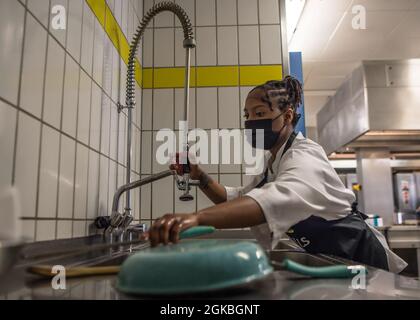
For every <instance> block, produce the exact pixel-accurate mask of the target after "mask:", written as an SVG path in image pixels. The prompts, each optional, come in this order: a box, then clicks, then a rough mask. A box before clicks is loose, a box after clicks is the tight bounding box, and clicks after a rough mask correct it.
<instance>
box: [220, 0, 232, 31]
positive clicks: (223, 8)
mask: <svg viewBox="0 0 420 320" xmlns="http://www.w3.org/2000/svg"><path fill="white" fill-rule="evenodd" d="M236 2H237V0H217V24H218V25H235V26H236V24H237V7H236Z"/></svg>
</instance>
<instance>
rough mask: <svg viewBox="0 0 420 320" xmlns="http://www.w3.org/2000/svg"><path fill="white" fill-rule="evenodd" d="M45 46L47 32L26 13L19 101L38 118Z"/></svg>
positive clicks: (42, 83) (40, 107) (40, 105)
mask: <svg viewBox="0 0 420 320" xmlns="http://www.w3.org/2000/svg"><path fill="white" fill-rule="evenodd" d="M46 47H47V32H46V31H45V29H44V28H43V27H42V26H41V25H40V24H39V23H38V22H37V21H36V20H35V19H34V18H33V17H32V15H27V16H26V32H25V47H24V50H23V52H24V57H23V70H22V88H21V97H20V99H21V100H20V103H21V107H22V108H23V109H25V110H26V111H28V112H30V113H32V114H33V115H35V116H37V117H38V118H40V117H41V112H42V96H43V94H42V93H43V88H44V67H45V52H46Z"/></svg>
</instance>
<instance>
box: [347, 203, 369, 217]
mask: <svg viewBox="0 0 420 320" xmlns="http://www.w3.org/2000/svg"><path fill="white" fill-rule="evenodd" d="M357 206H358V203H357V201H355V202H353V203H352V204H351V213H352V214H357V215H359V216H360V217H361V218H362V219H363V220H367V219H369V216H368V215H366V214H364V213H363V212H361V211H359V209H357Z"/></svg>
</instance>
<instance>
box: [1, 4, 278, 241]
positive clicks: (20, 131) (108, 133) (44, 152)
mask: <svg viewBox="0 0 420 320" xmlns="http://www.w3.org/2000/svg"><path fill="white" fill-rule="evenodd" d="M156 1H157V0H156ZM174 1H175V2H176V3H178V4H180V5H181V6H182V7H183V8H184V9H186V11H187V12H188V14H189V16H190V19H191V21H192V23H193V25H195V23H196V22H197V27H195V28H194V31H195V33H196V38H197V43H198V47H197V50H194V51H193V52H192V57H191V60H192V65H193V66H196V65H198V66H216V65H227V66H230V65H237V64H241V65H259V64H274V63H275V64H277V63H281V60H279V59H280V55H279V54H277V53H278V51H279V49H278V48H279V43H280V42H279V40H280V38H279V37H278V32H279V22H278V7H277V4H276V2H277V1H275V0H268V1H264V0H259V1H258V0H239V1H237V0H174ZM153 2H155V1H153V0H144V1H143V0H123V1H116V0H107V4H108V6H110V9H111V11H112V12H113V14H114V16H115V18H116V19H117V21H118V22H119V24H120V27H121V29H122V30H123V32H124V34H125V36H126V38H127V40H128V41H129V40H130V38H131V36H132V34H133V32H134V30H135V27H136V25H137V24H138V22H139V19H140V18H141V17H142V15H143V6H144V8H145V9H146V10H147V8H150V7H151V5H152V4H153ZM268 3H270V4H268ZM56 4H60V5H63V6H64V7H65V8H66V9H67V14H68V21H67V22H68V25H67V29H66V30H53V29H52V28H51V27H50V23H49V19H48V18H47V17H48V15H49V10H47V8H49V5H56ZM270 7H272V8H270ZM273 8H274V9H273ZM0 9H1V10H0V45H1V47H2V48H3V50H0V73H1V74H7V75H8V76H7V77H0V78H1V79H0V115H1V116H2V117H1V118H0V122H1V120H2V119H3V118H6V119H8V120H9V119H11V121H6V123H1V124H2V126H1V127H0V133H1V137H0V146H1V149H2V150H6V151H7V152H2V153H1V155H0V160H1V162H2V168H1V170H0V184H1V185H6V186H7V185H8V184H10V183H11V182H14V183H15V185H16V186H17V187H18V189H19V190H20V192H21V194H23V195H24V196H23V197H22V200H21V201H22V208H23V216H24V220H23V225H24V234H25V235H26V236H27V237H29V238H32V239H36V240H47V239H54V238H68V237H78V236H84V235H86V234H87V233H88V232H89V225H90V224H91V223H92V221H93V219H95V217H96V216H97V215H109V214H110V205H111V199H112V195H113V193H114V191H115V189H116V188H117V186H118V185H119V184H121V183H123V182H124V180H125V169H124V164H125V157H126V152H125V151H126V150H125V148H126V141H125V140H126V138H125V137H126V127H127V125H126V121H127V117H126V111H124V113H123V114H120V115H119V114H118V113H117V109H116V103H117V102H123V103H124V98H125V97H124V95H125V77H126V70H127V68H126V66H125V65H124V63H123V61H122V59H121V57H120V56H119V54H118V52H117V51H116V49H115V48H114V45H113V44H112V43H111V41H110V39H109V37H108V35H106V34H105V32H104V30H103V28H102V26H101V25H100V24H99V23H98V21H97V19H96V17H94V15H93V13H92V12H91V9H90V8H89V6H88V5H87V4H86V2H85V0H72V1H69V0H39V1H38V0H37V1H35V0H29V1H28V3H27V4H26V2H25V1H23V2H21V1H16V0H4V1H1V2H0ZM25 10H29V11H28V14H27V15H26V18H25ZM34 16H35V18H34ZM25 21H26V27H25V28H24V26H25V24H24V22H25ZM153 23H154V25H153V24H152V25H150V26H149V28H148V29H147V30H146V33H145V37H144V40H143V42H144V45H143V44H142V45H141V50H139V52H138V56H139V57H140V59H141V62H142V65H143V66H144V67H173V66H179V67H181V66H184V63H185V50H184V48H183V47H182V38H183V34H182V29H181V28H180V24H179V22H178V20H177V19H174V15H173V14H172V13H166V14H162V15H160V16H159V17H158V18H157V19H155V21H154V22H153ZM238 25H239V27H238ZM6 26H7V28H6ZM153 26H154V27H155V28H153ZM174 26H175V28H174ZM1 30H3V31H1ZM4 30H8V31H7V32H10V33H12V34H13V37H10V36H8V33H6V32H5V31H4ZM260 34H261V39H260V36H259V35H260ZM24 36H25V37H26V38H25V41H24ZM143 48H144V49H143ZM22 53H23V57H22V59H21V54H22ZM21 60H22V64H21V63H20V62H21ZM4 61H7V63H4ZM4 79H7V81H4ZM20 79H21V80H22V81H21V83H20V81H19V80H20ZM19 88H20V92H21V95H20V97H18V92H19ZM249 89H250V88H238V87H220V88H216V87H213V88H192V89H191V91H190V94H191V97H190V127H191V128H195V127H199V128H205V129H210V128H237V127H240V126H241V125H242V126H243V121H242V120H241V118H240V116H241V113H242V112H241V109H242V106H243V102H244V99H245V96H246V94H247V92H248V91H249ZM136 98H137V102H138V103H137V108H136V110H135V111H134V125H135V128H134V129H133V142H134V144H133V156H134V163H133V170H134V172H133V174H132V179H138V178H139V176H140V175H141V177H145V176H146V175H147V174H151V173H152V172H157V171H160V170H164V169H166V168H167V167H166V166H159V165H157V164H156V161H155V159H154V150H156V148H157V146H158V145H157V143H156V141H154V137H155V136H156V132H157V130H159V129H161V128H163V127H167V128H174V127H175V128H178V121H179V120H180V119H182V118H183V108H184V101H183V98H184V93H183V89H180V88H173V89H172V88H170V89H142V90H140V89H137V91H136ZM238 108H239V109H238ZM42 121H43V122H42ZM41 129H42V130H41ZM41 131H42V133H41ZM16 133H17V134H16ZM15 146H16V157H15V159H14V157H13V155H14V149H15ZM13 161H14V162H13ZM203 168H204V169H205V170H207V171H208V172H210V173H212V176H213V178H214V179H216V180H219V179H220V181H221V182H222V183H227V184H234V185H239V184H240V182H241V178H242V177H241V168H240V166H224V165H207V166H203ZM13 169H14V170H13ZM12 173H14V175H13V174H12ZM244 180H245V179H244ZM139 191H140V190H137V191H135V192H133V195H132V199H133V209H134V212H133V213H134V215H135V217H136V220H137V219H140V218H141V220H142V221H144V222H146V223H148V222H150V221H151V220H152V219H155V218H157V217H159V216H160V215H162V214H165V213H169V212H174V211H177V212H192V211H195V210H197V209H200V208H203V207H207V206H209V205H211V202H210V201H209V200H208V199H206V198H205V197H204V195H203V194H202V193H201V192H197V191H196V190H193V191H192V194H193V195H194V196H195V198H196V200H195V201H193V202H189V203H183V202H180V201H179V200H178V197H179V196H180V194H181V192H180V191H178V190H175V189H174V184H173V180H172V178H167V179H165V180H162V181H159V182H156V183H153V185H148V186H144V187H142V188H141V192H139ZM162 195H165V201H162Z"/></svg>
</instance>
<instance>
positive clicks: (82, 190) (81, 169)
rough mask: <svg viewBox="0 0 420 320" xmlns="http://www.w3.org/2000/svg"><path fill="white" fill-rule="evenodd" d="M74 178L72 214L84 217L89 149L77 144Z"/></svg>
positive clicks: (78, 217)
mask: <svg viewBox="0 0 420 320" xmlns="http://www.w3.org/2000/svg"><path fill="white" fill-rule="evenodd" d="M76 152H77V153H76V175H75V177H76V180H75V182H74V214H73V218H75V219H85V218H86V201H87V191H88V165H89V150H88V149H87V148H86V147H85V146H83V145H81V144H77V150H76Z"/></svg>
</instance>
